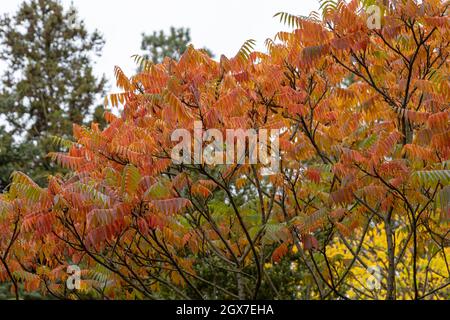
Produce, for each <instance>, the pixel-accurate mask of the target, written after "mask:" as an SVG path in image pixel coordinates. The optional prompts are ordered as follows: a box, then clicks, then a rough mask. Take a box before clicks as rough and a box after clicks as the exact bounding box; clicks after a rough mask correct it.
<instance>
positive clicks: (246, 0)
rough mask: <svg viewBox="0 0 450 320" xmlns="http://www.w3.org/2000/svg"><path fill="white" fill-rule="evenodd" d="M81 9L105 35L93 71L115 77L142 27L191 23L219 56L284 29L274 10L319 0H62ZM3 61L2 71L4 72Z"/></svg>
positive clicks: (311, 5)
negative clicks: (103, 43) (250, 40)
mask: <svg viewBox="0 0 450 320" xmlns="http://www.w3.org/2000/svg"><path fill="white" fill-rule="evenodd" d="M22 1H23V0H0V2H1V6H0V13H1V14H3V13H6V12H8V13H13V12H15V11H16V10H17V8H18V7H19V5H20V3H21V2H22ZM61 2H62V3H63V4H64V6H65V7H66V8H68V7H69V6H70V4H71V3H73V4H74V6H75V7H76V8H77V9H78V11H79V16H80V17H81V18H82V19H84V21H85V24H86V26H87V27H88V29H90V30H93V29H98V30H99V31H100V32H101V33H102V34H103V35H104V37H105V40H106V45H105V47H104V50H103V54H102V56H101V57H100V58H98V59H97V63H96V66H95V71H96V73H97V74H105V75H106V77H107V78H108V80H110V82H112V81H111V80H112V79H113V69H114V66H115V65H118V66H120V67H121V68H122V69H123V70H124V71H125V72H126V73H127V75H131V74H132V73H133V71H134V70H135V65H134V63H133V61H132V59H131V58H130V57H131V56H132V55H133V54H140V53H142V52H141V51H140V43H141V34H142V32H146V33H151V32H152V31H154V30H160V29H164V30H168V29H169V28H170V26H175V27H189V28H190V29H191V37H192V43H193V44H194V46H195V47H196V48H202V47H207V48H209V49H210V50H212V51H213V53H214V54H215V55H216V57H219V56H220V55H221V54H225V55H226V56H233V55H235V54H236V52H237V51H238V50H239V48H240V46H241V45H242V44H243V43H244V41H245V40H247V39H255V40H256V41H257V49H258V50H264V41H265V39H267V38H269V37H273V36H274V35H275V33H276V32H278V31H280V30H282V29H285V28H284V27H283V25H282V24H281V23H280V22H279V20H278V19H277V18H273V15H274V14H275V13H277V12H279V11H286V12H289V13H292V14H296V15H308V14H309V13H310V12H311V11H312V10H318V6H319V4H318V0H191V1H187V0H184V1H183V0H120V1H119V0H108V1H106V0H62V1H61ZM1 67H2V66H1V65H0V71H1Z"/></svg>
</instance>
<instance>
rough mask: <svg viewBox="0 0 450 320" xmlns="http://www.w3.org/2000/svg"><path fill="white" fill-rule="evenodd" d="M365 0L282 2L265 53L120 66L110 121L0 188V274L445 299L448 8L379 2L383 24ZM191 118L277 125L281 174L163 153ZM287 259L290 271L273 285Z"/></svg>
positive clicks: (125, 290) (55, 290)
mask: <svg viewBox="0 0 450 320" xmlns="http://www.w3.org/2000/svg"><path fill="white" fill-rule="evenodd" d="M364 8H365V7H364V4H363V3H362V2H360V1H355V0H353V1H350V2H349V3H347V4H346V3H344V2H339V3H338V4H337V5H335V6H333V5H328V6H325V7H324V10H323V16H322V17H320V18H319V17H318V15H311V16H310V17H308V18H299V17H295V16H292V15H289V14H286V13H280V14H279V15H278V17H280V18H281V20H282V21H284V22H286V23H287V24H288V25H289V26H290V27H292V31H291V32H280V33H278V34H277V35H276V36H275V38H274V39H269V40H267V42H266V45H267V52H266V53H261V52H253V51H252V50H251V44H252V43H251V42H247V43H246V44H244V46H243V47H242V49H241V50H240V51H239V53H238V54H237V55H236V56H235V57H233V58H227V57H225V56H222V57H221V58H220V60H219V61H216V60H213V59H211V58H210V57H209V56H208V55H207V54H206V53H205V52H203V51H201V50H200V51H198V50H195V49H194V48H192V47H189V48H188V50H187V51H186V52H185V53H184V54H183V55H182V57H181V58H180V59H179V61H173V60H170V59H166V60H165V61H164V62H163V63H161V64H152V63H150V62H148V61H145V60H144V59H141V58H139V57H136V60H138V62H139V63H140V64H141V65H142V68H141V69H142V72H140V73H139V74H137V75H135V76H133V77H131V78H128V77H127V76H125V75H124V74H123V72H122V71H121V70H120V69H119V68H117V69H116V77H117V84H118V86H119V87H120V88H122V89H123V92H122V93H118V94H113V95H111V96H109V97H108V102H109V103H110V104H111V105H112V106H114V107H118V106H120V105H123V109H121V112H120V115H119V116H118V115H117V113H115V114H114V113H110V112H106V113H105V119H106V120H107V122H108V123H109V124H108V126H107V127H106V128H105V129H100V128H99V126H98V125H97V124H95V123H93V124H92V125H91V126H90V127H80V126H74V130H73V132H74V136H75V138H76V141H75V142H70V141H66V140H63V139H59V140H58V142H59V143H61V144H62V145H63V146H65V147H67V148H68V151H67V152H66V153H52V154H50V155H49V156H50V157H51V158H52V159H53V160H54V161H55V162H56V163H58V164H59V165H61V166H62V167H65V168H68V169H70V171H71V173H70V174H69V175H67V176H64V177H62V176H53V177H49V181H48V187H47V188H41V187H39V186H38V185H37V184H36V183H34V182H33V181H32V180H31V179H29V178H28V177H27V176H26V175H25V174H23V173H20V172H17V173H15V174H14V175H13V177H12V183H11V185H10V187H9V191H8V192H7V193H5V194H3V195H1V196H0V230H1V232H0V262H1V263H0V281H5V282H9V283H11V284H12V285H11V288H12V289H11V290H12V292H14V293H17V295H19V291H20V290H19V288H22V287H23V288H24V289H25V290H27V291H35V290H41V291H42V292H43V293H45V294H48V295H52V296H55V297H58V298H86V297H89V298H115V299H125V298H127V299H132V298H142V299H158V298H196V299H200V298H204V299H215V298H225V299H235V298H274V297H280V298H302V299H336V298H340V299H395V298H403V299H423V298H425V299H428V298H448V296H449V294H450V291H449V290H450V288H449V274H450V272H449V271H450V270H449V263H450V260H449V256H450V249H449V246H450V232H449V231H450V228H449V226H450V224H449V223H450V202H449V201H450V200H449V199H450V186H449V183H450V168H449V165H450V162H449V159H450V124H449V112H450V109H449V101H450V82H449V69H450V68H449V67H450V65H449V53H450V51H449V41H450V35H449V28H448V26H449V19H448V16H447V10H448V2H447V1H438V0H425V1H423V4H422V5H418V4H416V3H415V2H414V1H404V2H402V1H398V3H396V5H395V6H391V7H382V12H383V18H382V28H381V29H369V28H368V27H367V23H366V22H367V19H368V15H367V14H366V13H365V11H364ZM194 121H201V122H202V124H203V126H204V128H205V129H208V128H216V129H219V130H221V131H223V132H225V130H226V129H229V128H236V129H237V128H242V129H249V128H252V129H255V130H261V129H274V128H276V129H280V130H281V132H282V135H281V136H280V152H281V165H280V171H279V172H278V173H276V174H273V175H265V174H264V170H262V165H261V164H256V165H250V164H248V165H245V164H244V165H236V164H234V165H219V164H218V165H214V166H213V165H206V164H201V165H186V164H181V165H175V164H173V162H172V161H171V158H170V154H171V149H172V147H173V146H174V144H175V143H174V142H172V141H171V139H170V137H171V133H172V132H173V131H174V130H175V129H177V128H186V129H192V128H193V123H194ZM286 262H288V263H289V265H291V267H290V268H288V269H287V271H286V272H290V273H295V272H298V273H299V274H301V275H302V276H301V277H300V278H299V279H298V281H297V280H296V281H295V282H292V281H288V280H286V282H284V283H283V282H281V283H280V282H279V281H275V280H274V277H275V272H276V270H277V268H281V266H282V265H283V263H284V264H285V263H286ZM74 264H75V265H78V266H80V268H81V269H82V281H81V284H82V286H81V289H80V290H78V291H69V290H68V289H67V288H66V282H65V281H66V279H67V277H68V274H67V272H66V270H67V267H68V266H69V265H74ZM374 267H378V268H379V269H378V271H377V272H378V274H377V275H375V274H374V273H371V272H370V270H373V268H374ZM220 277H222V278H220ZM282 279H288V277H284V278H282ZM376 281H378V283H376V285H375V286H373V283H374V282H376ZM288 287H289V288H291V289H290V291H289V295H288V296H283V292H286V290H287V289H286V288H288ZM293 292H294V293H293Z"/></svg>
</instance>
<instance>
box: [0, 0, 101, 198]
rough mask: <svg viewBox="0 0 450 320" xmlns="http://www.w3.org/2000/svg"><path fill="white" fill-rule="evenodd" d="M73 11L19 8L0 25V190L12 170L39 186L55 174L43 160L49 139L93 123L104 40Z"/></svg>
mask: <svg viewBox="0 0 450 320" xmlns="http://www.w3.org/2000/svg"><path fill="white" fill-rule="evenodd" d="M77 19H78V18H77V12H76V10H75V9H74V8H70V9H69V10H64V8H63V6H62V5H61V4H60V3H59V2H58V1H55V0H31V1H26V2H23V3H22V4H21V6H20V8H19V10H18V11H17V13H16V14H14V15H13V16H12V17H11V16H9V15H5V16H4V17H2V18H1V20H0V41H1V48H0V58H1V59H2V60H4V61H5V62H6V71H5V73H4V74H3V76H2V81H1V94H0V113H1V114H2V116H3V118H4V119H5V120H6V122H7V125H6V126H5V128H3V129H2V130H1V131H0V140H2V142H3V145H2V150H0V157H2V159H1V160H2V161H1V162H0V173H1V175H0V190H1V189H3V188H4V187H5V186H6V184H7V183H8V180H9V176H10V174H11V172H12V168H11V166H12V165H13V164H14V166H16V167H17V168H21V170H23V171H24V172H27V173H28V174H30V176H31V177H33V178H34V179H36V181H38V182H39V183H42V182H43V181H45V179H46V175H47V174H48V173H50V172H54V171H55V170H56V169H55V167H54V166H52V165H51V164H50V162H49V161H47V160H46V159H45V156H46V154H47V153H48V152H49V151H50V150H51V148H52V146H51V143H50V139H49V137H50V136H52V135H56V136H61V137H69V136H70V135H71V132H72V124H73V123H77V124H83V123H85V122H88V121H90V120H92V117H91V115H92V113H93V112H94V105H95V102H96V99H98V98H99V96H98V95H101V94H103V93H104V86H105V79H104V78H103V77H102V78H100V79H98V78H96V76H95V75H94V74H93V70H92V65H93V60H92V59H93V57H94V56H95V55H99V54H100V51H101V49H102V47H103V44H104V40H103V39H102V36H101V35H100V34H99V33H98V32H97V31H95V32H93V33H91V34H90V33H88V32H87V30H86V28H85V26H84V23H83V21H79V20H77Z"/></svg>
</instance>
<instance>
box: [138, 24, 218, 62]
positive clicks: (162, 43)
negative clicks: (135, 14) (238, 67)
mask: <svg viewBox="0 0 450 320" xmlns="http://www.w3.org/2000/svg"><path fill="white" fill-rule="evenodd" d="M190 42H191V32H190V29H189V28H183V27H182V28H175V27H170V31H169V34H166V33H165V32H164V30H160V31H154V32H153V33H152V34H151V35H147V34H145V33H143V34H142V42H141V49H142V50H144V52H145V54H144V57H145V58H146V59H149V60H150V61H152V62H153V63H161V62H162V61H163V59H164V58H165V57H169V58H172V59H175V60H178V59H179V58H180V57H181V55H182V54H183V53H184V52H185V51H186V49H187V46H188V44H189V43H190ZM204 50H205V51H206V52H207V53H208V55H209V56H211V57H212V56H213V54H212V52H211V51H210V50H209V49H206V48H205V49H204Z"/></svg>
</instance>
